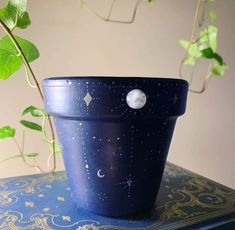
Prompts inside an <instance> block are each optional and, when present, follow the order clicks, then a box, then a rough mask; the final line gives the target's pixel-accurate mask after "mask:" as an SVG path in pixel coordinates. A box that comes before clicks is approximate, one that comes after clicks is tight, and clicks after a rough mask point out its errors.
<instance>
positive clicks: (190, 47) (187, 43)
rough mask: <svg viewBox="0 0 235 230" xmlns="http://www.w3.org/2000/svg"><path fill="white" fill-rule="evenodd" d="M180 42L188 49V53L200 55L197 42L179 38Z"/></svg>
mask: <svg viewBox="0 0 235 230" xmlns="http://www.w3.org/2000/svg"><path fill="white" fill-rule="evenodd" d="M179 44H180V45H181V46H182V47H183V48H184V49H186V50H188V55H189V56H192V57H200V56H201V52H200V49H199V47H198V45H197V43H191V44H190V41H187V40H179Z"/></svg>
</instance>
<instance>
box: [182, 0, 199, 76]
mask: <svg viewBox="0 0 235 230" xmlns="http://www.w3.org/2000/svg"><path fill="white" fill-rule="evenodd" d="M201 2H202V0H197V4H196V9H195V14H194V18H193V26H192V31H191V35H190V40H189V45H188V48H187V49H186V50H185V52H184V56H183V58H182V60H181V62H180V68H179V76H180V78H183V76H182V67H183V64H184V61H185V59H186V57H187V53H188V50H189V48H190V46H191V44H192V43H193V40H194V34H195V31H196V26H197V21H198V15H199V10H200V5H201Z"/></svg>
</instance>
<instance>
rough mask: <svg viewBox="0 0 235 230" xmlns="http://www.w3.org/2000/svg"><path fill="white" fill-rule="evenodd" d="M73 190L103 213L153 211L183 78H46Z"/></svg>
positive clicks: (182, 98)
mask: <svg viewBox="0 0 235 230" xmlns="http://www.w3.org/2000/svg"><path fill="white" fill-rule="evenodd" d="M43 91H44V101H45V109H46V111H47V112H48V113H49V114H50V115H51V116H53V118H54V122H55V126H56V130H57V134H58V138H59V142H60V146H61V150H62V154H63V159H64V164H65V168H66V173H67V177H68V181H69V184H70V187H71V195H72V199H73V200H74V202H75V203H76V204H77V206H78V207H80V208H83V209H86V210H88V211H90V212H94V213H96V214H100V215H105V216H127V215H133V214H135V213H140V212H145V211H147V210H150V209H151V208H152V207H153V205H154V202H155V199H156V196H157V193H158V190H159V186H160V182H161V178H162V174H163V170H164V166H165V163H166V158H167V154H168V149H169V145H170V142H171V138H172V134H173V130H174V126H175V122H176V119H177V117H178V116H180V115H182V114H183V113H184V112H185V106H186V98H187V93H188V83H187V82H186V81H184V80H178V79H166V78H144V77H143V78H142V77H131V78H130V77H55V78H48V79H45V80H44V81H43Z"/></svg>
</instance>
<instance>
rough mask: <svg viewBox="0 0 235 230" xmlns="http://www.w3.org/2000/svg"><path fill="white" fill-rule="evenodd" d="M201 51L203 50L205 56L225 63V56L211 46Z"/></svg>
mask: <svg viewBox="0 0 235 230" xmlns="http://www.w3.org/2000/svg"><path fill="white" fill-rule="evenodd" d="M201 52H202V56H203V57H205V58H208V59H215V60H216V61H217V62H218V64H219V65H223V64H224V61H223V58H222V57H221V56H220V55H219V54H218V53H215V52H214V51H213V50H212V48H210V47H209V48H206V49H203V50H201Z"/></svg>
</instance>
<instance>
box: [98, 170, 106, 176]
mask: <svg viewBox="0 0 235 230" xmlns="http://www.w3.org/2000/svg"><path fill="white" fill-rule="evenodd" d="M97 176H98V177H99V178H104V177H105V174H103V173H102V170H101V169H99V170H98V171H97Z"/></svg>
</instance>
